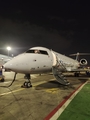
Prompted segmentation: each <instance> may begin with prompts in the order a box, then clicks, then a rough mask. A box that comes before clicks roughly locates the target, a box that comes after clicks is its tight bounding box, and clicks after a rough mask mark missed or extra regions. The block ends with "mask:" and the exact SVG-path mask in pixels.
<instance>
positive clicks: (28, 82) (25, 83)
mask: <svg viewBox="0 0 90 120" xmlns="http://www.w3.org/2000/svg"><path fill="white" fill-rule="evenodd" d="M24 78H25V79H26V81H25V82H24V83H23V85H22V86H21V87H23V88H30V87H32V85H31V81H30V79H31V77H30V74H25V76H24Z"/></svg>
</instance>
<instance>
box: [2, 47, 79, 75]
mask: <svg viewBox="0 0 90 120" xmlns="http://www.w3.org/2000/svg"><path fill="white" fill-rule="evenodd" d="M52 52H53V53H54V54H55V56H56V57H57V58H58V61H59V62H61V63H62V65H64V67H65V68H66V70H67V71H72V70H74V69H77V68H78V67H79V62H78V61H76V60H74V59H71V58H69V57H66V56H65V55H62V54H59V53H57V52H55V51H52V50H49V49H47V48H44V47H33V48H31V49H29V50H28V51H26V52H25V53H23V54H20V55H18V56H16V57H15V58H13V59H12V60H10V61H9V62H7V63H6V64H4V68H5V69H9V70H11V71H14V72H17V73H24V74H26V73H30V74H38V73H44V72H50V71H51V70H52V66H53V63H54V62H55V61H56V60H55V58H54V57H53V54H52ZM61 71H62V67H61Z"/></svg>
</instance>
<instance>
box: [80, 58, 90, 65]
mask: <svg viewBox="0 0 90 120" xmlns="http://www.w3.org/2000/svg"><path fill="white" fill-rule="evenodd" d="M87 63H88V62H87V60H86V59H84V58H83V59H81V60H80V65H87Z"/></svg>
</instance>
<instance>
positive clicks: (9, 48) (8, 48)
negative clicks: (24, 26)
mask: <svg viewBox="0 0 90 120" xmlns="http://www.w3.org/2000/svg"><path fill="white" fill-rule="evenodd" d="M7 50H8V57H9V51H10V50H11V47H7Z"/></svg>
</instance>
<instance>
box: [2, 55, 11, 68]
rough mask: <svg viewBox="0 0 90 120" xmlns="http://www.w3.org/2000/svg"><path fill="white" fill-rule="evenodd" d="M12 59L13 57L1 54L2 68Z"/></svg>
mask: <svg viewBox="0 0 90 120" xmlns="http://www.w3.org/2000/svg"><path fill="white" fill-rule="evenodd" d="M11 59H12V57H10V56H7V55H3V54H0V67H2V65H3V64H5V63H6V62H8V61H9V60H11Z"/></svg>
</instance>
